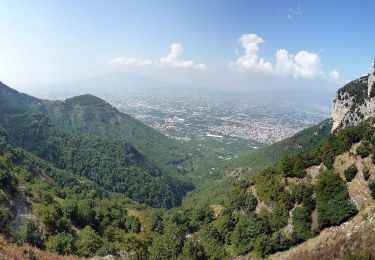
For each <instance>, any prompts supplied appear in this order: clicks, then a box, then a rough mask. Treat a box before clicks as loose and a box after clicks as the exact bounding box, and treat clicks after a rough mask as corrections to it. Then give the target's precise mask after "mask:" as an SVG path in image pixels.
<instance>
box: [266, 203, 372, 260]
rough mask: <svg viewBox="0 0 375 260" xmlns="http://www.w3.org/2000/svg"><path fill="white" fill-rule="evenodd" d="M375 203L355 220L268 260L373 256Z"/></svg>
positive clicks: (330, 229)
mask: <svg viewBox="0 0 375 260" xmlns="http://www.w3.org/2000/svg"><path fill="white" fill-rule="evenodd" d="M374 244H375V203H373V204H371V205H370V206H369V207H367V209H366V210H364V211H362V212H360V213H359V214H358V215H357V216H356V217H355V218H354V219H352V220H351V221H349V222H345V223H343V224H341V225H340V226H338V227H331V228H328V229H325V230H323V231H322V232H321V233H320V234H319V236H317V237H315V238H312V239H310V240H308V241H306V242H305V243H303V244H301V245H299V246H297V247H294V248H292V249H290V250H287V251H285V252H280V253H277V254H274V255H272V256H270V257H269V259H283V260H284V259H285V260H286V259H290V260H293V259H317V260H318V259H319V260H320V259H342V258H343V257H345V256H346V255H348V254H359V253H368V254H375V247H374Z"/></svg>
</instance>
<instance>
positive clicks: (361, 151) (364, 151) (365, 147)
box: [356, 141, 370, 158]
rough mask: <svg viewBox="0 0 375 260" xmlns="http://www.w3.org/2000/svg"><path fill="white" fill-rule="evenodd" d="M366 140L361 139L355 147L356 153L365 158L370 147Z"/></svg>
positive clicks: (368, 153)
mask: <svg viewBox="0 0 375 260" xmlns="http://www.w3.org/2000/svg"><path fill="white" fill-rule="evenodd" d="M367 143H368V142H365V141H363V143H362V144H361V145H359V146H358V147H357V149H356V151H357V154H358V155H359V156H361V158H365V157H367V156H369V155H370V148H369V146H368V145H366V144H367Z"/></svg>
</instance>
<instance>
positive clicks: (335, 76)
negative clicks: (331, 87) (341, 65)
mask: <svg viewBox="0 0 375 260" xmlns="http://www.w3.org/2000/svg"><path fill="white" fill-rule="evenodd" d="M329 78H330V79H331V80H333V81H339V80H340V73H339V72H338V71H337V70H336V69H334V70H332V71H331V72H330V73H329Z"/></svg>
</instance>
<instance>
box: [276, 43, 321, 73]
mask: <svg viewBox="0 0 375 260" xmlns="http://www.w3.org/2000/svg"><path fill="white" fill-rule="evenodd" d="M275 73H276V74H278V75H292V76H293V77H295V78H305V79H313V78H316V77H319V76H322V75H323V72H322V71H321V62H320V57H319V55H318V54H316V53H311V52H307V51H300V52H298V53H297V54H296V55H289V53H288V51H287V50H285V49H280V50H278V51H276V70H275Z"/></svg>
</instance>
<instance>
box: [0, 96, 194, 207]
mask: <svg viewBox="0 0 375 260" xmlns="http://www.w3.org/2000/svg"><path fill="white" fill-rule="evenodd" d="M8 93H11V94H12V99H9V98H7V97H5V96H3V95H1V98H2V99H3V100H4V101H3V102H1V104H0V111H1V114H2V116H1V118H0V126H1V127H2V129H3V131H2V133H3V135H4V137H5V140H6V141H7V142H8V143H10V144H12V145H14V146H17V147H20V148H22V149H25V150H27V151H29V152H31V153H33V154H35V155H36V156H38V157H39V158H41V159H43V160H45V161H47V162H49V163H51V164H52V165H54V166H55V167H57V168H60V169H65V170H68V171H70V172H72V173H74V174H76V175H79V176H84V177H86V178H88V179H90V180H93V181H94V182H96V183H97V184H99V185H101V186H102V187H103V188H104V189H107V190H109V191H114V192H121V193H123V194H125V195H127V196H129V197H130V198H132V199H134V200H137V201H139V202H141V203H147V204H149V205H151V206H155V207H160V206H162V207H172V206H176V205H179V204H180V203H181V199H182V197H183V196H184V194H185V193H186V192H187V191H189V190H191V189H192V185H191V184H190V183H189V182H187V181H184V180H182V179H179V178H178V176H176V175H172V174H171V173H169V172H166V171H164V170H162V169H160V167H159V166H157V165H155V164H154V163H153V161H150V160H148V159H147V158H145V157H144V156H143V155H142V154H141V153H140V152H138V151H137V149H136V148H134V147H133V146H132V145H131V144H129V143H128V142H126V141H125V140H124V139H119V140H113V139H110V138H107V137H104V136H103V137H102V136H98V135H92V134H89V133H81V134H79V133H75V132H74V131H68V130H67V129H63V128H59V127H57V126H55V125H54V123H53V121H51V120H50V119H49V118H48V117H47V116H46V115H45V114H42V113H39V112H37V111H35V110H34V109H33V106H36V107H37V106H38V105H39V106H41V105H40V103H35V101H34V100H32V101H33V102H31V104H32V105H31V106H30V104H29V103H28V102H24V101H27V100H31V98H29V97H28V96H25V95H22V94H17V93H16V92H11V91H8Z"/></svg>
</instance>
